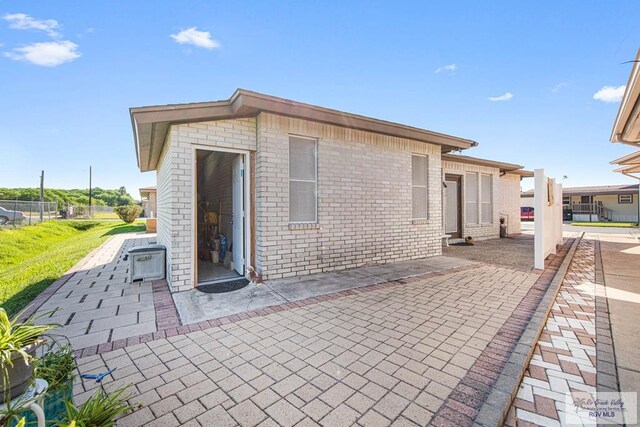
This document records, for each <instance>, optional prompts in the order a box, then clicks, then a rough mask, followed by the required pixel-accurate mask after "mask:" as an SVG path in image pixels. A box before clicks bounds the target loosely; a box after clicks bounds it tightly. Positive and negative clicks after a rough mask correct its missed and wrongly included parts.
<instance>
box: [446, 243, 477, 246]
mask: <svg viewBox="0 0 640 427" xmlns="http://www.w3.org/2000/svg"><path fill="white" fill-rule="evenodd" d="M449 246H473V245H472V244H470V243H464V242H462V243H450V244H449Z"/></svg>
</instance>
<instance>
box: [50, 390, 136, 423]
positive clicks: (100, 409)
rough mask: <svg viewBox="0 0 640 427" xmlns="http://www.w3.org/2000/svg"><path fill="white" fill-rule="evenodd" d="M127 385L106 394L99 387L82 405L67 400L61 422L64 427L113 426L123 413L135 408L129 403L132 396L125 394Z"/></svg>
mask: <svg viewBox="0 0 640 427" xmlns="http://www.w3.org/2000/svg"><path fill="white" fill-rule="evenodd" d="M126 390H127V387H122V388H119V389H116V390H114V391H113V392H111V393H110V394H106V393H105V392H104V391H103V390H102V389H98V391H97V392H96V394H94V395H93V396H91V397H90V398H89V399H87V401H86V402H84V403H83V404H82V405H80V406H75V405H74V404H73V403H72V402H69V401H66V402H65V406H66V414H65V416H64V417H63V419H62V420H61V422H60V424H59V425H60V426H62V427H111V426H113V425H115V422H116V419H117V418H118V417H119V416H121V415H122V414H124V413H126V412H128V411H130V410H132V409H133V406H131V405H129V404H128V403H127V400H128V399H130V398H131V395H130V394H125V391H126Z"/></svg>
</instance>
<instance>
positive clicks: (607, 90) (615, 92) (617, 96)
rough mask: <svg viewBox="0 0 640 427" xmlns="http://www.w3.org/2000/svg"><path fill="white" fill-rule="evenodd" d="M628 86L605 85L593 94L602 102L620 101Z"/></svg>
mask: <svg viewBox="0 0 640 427" xmlns="http://www.w3.org/2000/svg"><path fill="white" fill-rule="evenodd" d="M625 88H626V86H624V85H622V86H604V87H603V88H602V89H600V90H599V91H597V92H596V93H594V94H593V99H595V100H598V101H602V102H620V101H621V100H622V96H623V95H624V89H625Z"/></svg>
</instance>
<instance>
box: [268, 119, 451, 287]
mask: <svg viewBox="0 0 640 427" xmlns="http://www.w3.org/2000/svg"><path fill="white" fill-rule="evenodd" d="M289 134H295V135H301V136H306V137H314V138H318V224H317V226H310V227H307V228H305V227H302V229H300V228H301V227H296V226H290V225H289V203H288V199H289V190H288V188H289V187H288V185H289V181H288V176H289V175H288V167H289V163H288V162H289V157H288V148H289ZM412 153H420V154H427V155H428V156H429V207H428V208H429V216H430V218H429V220H428V221H426V222H424V223H420V224H414V223H413V222H412V219H411V154H412ZM440 192H441V180H440V147H439V146H436V145H431V144H424V143H421V142H417V141H411V140H406V139H400V138H393V137H389V136H384V135H378V134H373V133H369V132H363V131H357V130H351V129H345V128H340V127H336V126H331V125H325V124H320V123H315V122H310V121H305V120H300V119H294V118H288V117H282V116H277V115H273V114H267V113H262V114H260V115H259V116H258V150H257V155H256V234H257V236H256V238H257V242H256V243H257V244H256V264H257V268H258V270H259V271H261V272H262V274H263V275H264V276H265V277H266V278H268V279H275V278H280V277H287V276H297V275H304V274H310V273H317V272H323V271H331V270H338V269H344V268H350V267H356V266H361V265H364V264H367V263H384V262H389V261H398V260H406V259H415V258H421V257H426V256H434V255H439V254H441V251H442V248H441V241H440V238H439V236H440V234H441V221H442V217H441V194H440Z"/></svg>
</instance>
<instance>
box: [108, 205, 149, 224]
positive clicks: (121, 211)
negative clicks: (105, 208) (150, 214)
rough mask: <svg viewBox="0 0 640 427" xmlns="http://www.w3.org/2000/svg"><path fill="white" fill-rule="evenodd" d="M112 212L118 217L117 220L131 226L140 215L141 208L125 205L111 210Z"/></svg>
mask: <svg viewBox="0 0 640 427" xmlns="http://www.w3.org/2000/svg"><path fill="white" fill-rule="evenodd" d="M113 211H114V212H115V213H116V215H118V218H120V219H121V220H123V221H124V222H126V223H127V224H131V223H132V222H133V221H135V220H136V218H138V217H139V216H140V214H141V213H142V208H141V207H140V206H138V205H126V206H118V207H117V208H113Z"/></svg>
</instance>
